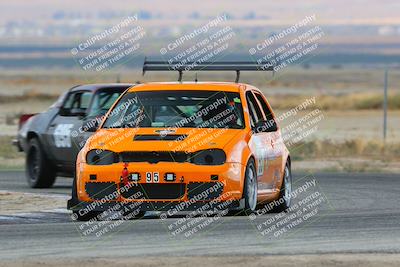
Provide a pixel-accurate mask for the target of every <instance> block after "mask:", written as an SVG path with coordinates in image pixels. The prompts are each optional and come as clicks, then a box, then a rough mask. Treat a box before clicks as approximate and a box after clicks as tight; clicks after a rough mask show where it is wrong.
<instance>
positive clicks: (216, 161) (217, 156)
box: [191, 149, 226, 165]
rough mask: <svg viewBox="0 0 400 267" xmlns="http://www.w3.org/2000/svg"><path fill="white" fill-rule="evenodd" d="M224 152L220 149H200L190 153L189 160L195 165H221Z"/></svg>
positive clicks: (224, 156) (224, 159) (224, 155)
mask: <svg viewBox="0 0 400 267" xmlns="http://www.w3.org/2000/svg"><path fill="white" fill-rule="evenodd" d="M225 161H226V154H225V152H224V151H223V150H222V149H208V150H200V151H197V152H195V153H193V154H192V158H191V162H192V163H194V164H197V165H222V164H224V163H225Z"/></svg>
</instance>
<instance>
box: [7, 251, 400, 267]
mask: <svg viewBox="0 0 400 267" xmlns="http://www.w3.org/2000/svg"><path fill="white" fill-rule="evenodd" d="M399 265H400V255H399V254H324V255H290V256H285V255H282V256H212V257H210V256H201V257H200V256H195V257H141V258H138V257H135V258H133V257H132V258H87V259H63V258H59V259H46V258H37V259H29V260H17V261H2V262H0V266H10V267H16V266H41V267H43V266H60V267H62V266H66V267H70V266H83V267H84V266H110V267H111V266H113V267H114V266H146V267H151V266H154V267H159V266H175V267H179V266H203V267H208V266H210V267H214V266H218V267H223V266H229V267H232V266H245V267H249V266H279V267H280V266H287V267H289V266H290V267H292V266H307V267H314V266H315V267H317V266H325V267H329V266H335V267H340V266H363V267H369V266H399Z"/></svg>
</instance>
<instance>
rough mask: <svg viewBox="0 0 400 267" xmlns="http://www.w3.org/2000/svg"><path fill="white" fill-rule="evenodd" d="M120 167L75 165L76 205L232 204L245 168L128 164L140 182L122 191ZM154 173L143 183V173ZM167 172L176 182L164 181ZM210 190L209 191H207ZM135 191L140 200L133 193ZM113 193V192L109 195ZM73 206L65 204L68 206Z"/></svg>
mask: <svg viewBox="0 0 400 267" xmlns="http://www.w3.org/2000/svg"><path fill="white" fill-rule="evenodd" d="M123 168H124V165H123V164H120V163H117V164H112V165H105V166H93V165H87V164H86V163H79V164H78V165H77V195H78V199H79V200H80V203H93V202H96V201H97V202H100V201H102V202H108V201H109V202H111V203H113V202H114V203H115V202H118V203H123V202H128V203H129V202H130V203H132V202H141V203H143V204H142V205H141V206H142V207H143V209H144V210H159V209H163V207H164V206H166V205H169V204H171V205H172V204H180V203H184V202H191V203H193V202H198V203H199V204H202V203H204V202H207V201H211V200H215V199H217V200H218V201H222V202H224V201H225V202H226V201H230V202H232V201H237V200H240V199H241V198H242V195H243V191H242V190H243V177H244V175H243V173H244V171H245V166H243V165H242V164H240V163H225V164H223V165H218V166H203V165H201V166H200V165H194V164H190V163H161V162H160V163H157V164H150V163H140V164H137V163H136V164H129V166H128V170H129V173H140V176H141V180H140V181H138V182H137V183H136V184H134V186H132V190H131V189H129V190H130V191H125V192H124V190H123V189H124V188H123V187H124V184H123V183H122V182H121V173H122V170H123ZM156 172H157V173H158V175H159V177H160V178H159V181H158V182H157V183H154V182H147V181H146V173H152V174H154V173H156ZM171 172H172V173H174V174H175V176H176V180H175V181H165V180H164V175H165V174H166V173H171ZM218 185H221V186H218ZM210 187H212V190H209V188H210ZM138 191H140V193H141V197H140V196H139V195H135V194H134V193H135V192H138ZM203 191H207V192H206V193H207V194H208V195H207V196H205V194H202V193H203ZM113 192H116V193H115V194H113ZM105 195H112V197H111V198H107V199H104V197H105ZM132 196H133V197H132ZM198 196H204V197H198ZM193 199H195V200H196V201H193ZM104 200H106V201H104ZM146 203H149V204H148V205H147V204H146ZM77 204H78V203H73V204H69V207H72V206H75V205H77ZM194 209H196V207H194Z"/></svg>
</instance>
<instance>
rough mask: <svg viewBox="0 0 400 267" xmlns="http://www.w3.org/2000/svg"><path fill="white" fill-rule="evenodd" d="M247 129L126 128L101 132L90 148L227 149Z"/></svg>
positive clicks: (189, 150) (116, 149)
mask: <svg viewBox="0 0 400 267" xmlns="http://www.w3.org/2000/svg"><path fill="white" fill-rule="evenodd" d="M241 131H243V129H215V128H203V129H197V128H178V129H172V130H171V129H165V128H123V129H119V128H117V129H99V130H98V131H97V132H96V133H95V134H94V135H93V136H92V137H91V138H90V139H89V140H88V142H87V144H86V146H87V147H86V148H87V149H88V150H90V149H102V150H111V151H114V152H123V151H185V152H194V151H198V150H202V149H210V148H221V149H222V148H224V146H225V145H226V144H227V143H229V141H231V140H232V139H233V138H234V137H235V136H236V135H238V134H240V133H241Z"/></svg>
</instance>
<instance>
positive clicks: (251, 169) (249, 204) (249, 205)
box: [228, 159, 258, 216]
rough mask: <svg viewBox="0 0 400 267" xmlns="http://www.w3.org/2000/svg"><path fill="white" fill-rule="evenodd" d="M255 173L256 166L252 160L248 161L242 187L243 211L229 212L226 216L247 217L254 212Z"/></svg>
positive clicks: (256, 186) (255, 193)
mask: <svg viewBox="0 0 400 267" xmlns="http://www.w3.org/2000/svg"><path fill="white" fill-rule="evenodd" d="M257 191H258V184H257V173H256V165H255V163H254V160H253V159H250V160H249V162H248V163H247V167H246V172H245V177H244V186H243V199H244V209H242V210H239V211H234V210H233V211H230V212H229V213H228V215H239V216H243V215H249V214H251V213H253V212H254V211H255V210H256V207H257Z"/></svg>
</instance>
